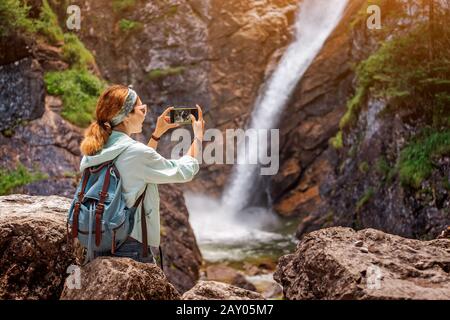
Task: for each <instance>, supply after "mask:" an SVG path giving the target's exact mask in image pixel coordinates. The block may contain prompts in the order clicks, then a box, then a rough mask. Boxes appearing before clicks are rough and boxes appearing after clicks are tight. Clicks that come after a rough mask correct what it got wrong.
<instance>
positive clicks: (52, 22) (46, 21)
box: [35, 0, 64, 44]
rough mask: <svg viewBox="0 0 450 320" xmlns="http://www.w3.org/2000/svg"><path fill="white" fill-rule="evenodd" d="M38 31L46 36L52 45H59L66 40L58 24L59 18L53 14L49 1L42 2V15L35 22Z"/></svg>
mask: <svg viewBox="0 0 450 320" xmlns="http://www.w3.org/2000/svg"><path fill="white" fill-rule="evenodd" d="M35 25H36V30H37V31H38V32H39V33H41V34H42V35H44V36H45V37H46V38H47V39H48V41H49V42H50V43H51V44H57V43H60V42H62V41H63V40H64V34H63V31H62V30H61V27H60V26H59V23H58V17H57V16H56V14H55V13H54V12H53V10H52V8H51V7H50V5H49V4H48V1H47V0H44V1H43V2H42V7H41V14H40V15H39V19H38V20H36V21H35Z"/></svg>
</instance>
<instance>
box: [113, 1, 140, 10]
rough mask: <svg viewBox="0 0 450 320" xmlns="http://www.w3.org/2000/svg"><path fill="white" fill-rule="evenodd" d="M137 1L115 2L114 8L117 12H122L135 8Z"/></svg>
mask: <svg viewBox="0 0 450 320" xmlns="http://www.w3.org/2000/svg"><path fill="white" fill-rule="evenodd" d="M135 5H136V0H113V1H112V8H113V10H114V11H115V12H121V11H125V10H128V9H131V8H133V7H134V6H135Z"/></svg>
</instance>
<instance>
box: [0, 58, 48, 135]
mask: <svg viewBox="0 0 450 320" xmlns="http://www.w3.org/2000/svg"><path fill="white" fill-rule="evenodd" d="M42 77H43V72H42V69H41V68H40V66H39V64H38V63H37V61H36V60H33V59H32V58H29V57H26V58H23V59H21V60H17V61H15V62H12V63H9V64H5V65H0V114H1V119H2V121H1V122H0V131H3V130H7V129H11V128H13V127H15V126H16V125H18V124H20V123H22V122H23V121H27V120H33V119H36V118H39V117H40V116H41V115H42V114H43V112H44V105H45V104H44V100H45V88H44V80H43V78H42Z"/></svg>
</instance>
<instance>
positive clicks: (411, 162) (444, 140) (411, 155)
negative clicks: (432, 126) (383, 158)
mask: <svg viewBox="0 0 450 320" xmlns="http://www.w3.org/2000/svg"><path fill="white" fill-rule="evenodd" d="M444 154H450V131H449V130H445V131H431V130H426V131H425V133H424V134H422V135H420V136H419V137H417V138H416V139H414V140H413V141H412V142H411V143H410V144H409V145H408V146H406V147H405V148H404V149H403V150H402V151H401V153H400V161H399V173H400V181H401V183H402V185H403V186H409V187H413V188H419V187H420V185H421V183H422V181H423V180H424V179H426V178H428V177H429V176H430V175H431V173H432V171H433V162H432V160H433V157H436V156H442V155H444Z"/></svg>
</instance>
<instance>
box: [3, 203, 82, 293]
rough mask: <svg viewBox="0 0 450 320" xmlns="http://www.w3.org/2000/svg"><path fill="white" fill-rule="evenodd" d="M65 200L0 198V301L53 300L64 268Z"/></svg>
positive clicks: (69, 258) (68, 255)
mask: <svg viewBox="0 0 450 320" xmlns="http://www.w3.org/2000/svg"><path fill="white" fill-rule="evenodd" d="M68 207H69V202H68V199H66V198H62V197H56V196H52V197H31V196H26V195H11V196H3V197H0V257H1V258H0V299H57V298H59V295H60V294H61V291H62V289H63V284H64V279H65V278H66V276H67V268H68V267H69V266H70V265H71V264H76V263H77V262H79V261H78V260H77V259H76V256H75V253H74V252H75V251H72V250H67V237H66V227H65V221H66V213H67V210H68Z"/></svg>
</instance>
